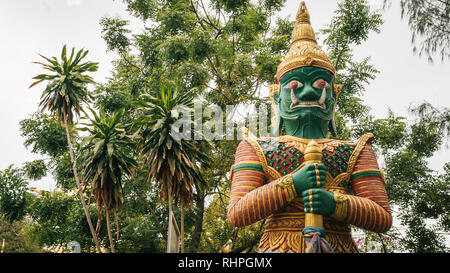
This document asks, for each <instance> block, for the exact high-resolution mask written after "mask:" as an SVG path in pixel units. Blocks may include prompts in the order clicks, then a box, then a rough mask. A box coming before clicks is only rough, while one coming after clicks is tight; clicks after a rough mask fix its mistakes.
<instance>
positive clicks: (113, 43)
mask: <svg viewBox="0 0 450 273" xmlns="http://www.w3.org/2000/svg"><path fill="white" fill-rule="evenodd" d="M100 25H101V26H102V34H103V36H102V38H103V39H104V40H105V41H106V44H107V45H108V50H110V51H114V50H119V51H124V50H126V49H127V48H128V47H129V46H130V44H131V43H130V39H129V38H128V37H127V36H126V35H127V34H128V33H130V31H129V30H127V29H125V28H124V27H125V26H126V25H128V21H126V20H121V19H120V18H107V17H102V18H101V19H100Z"/></svg>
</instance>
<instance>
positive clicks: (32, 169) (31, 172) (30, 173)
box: [22, 159, 47, 180]
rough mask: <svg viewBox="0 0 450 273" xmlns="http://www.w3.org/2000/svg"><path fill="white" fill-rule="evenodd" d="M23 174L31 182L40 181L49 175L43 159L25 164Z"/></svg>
mask: <svg viewBox="0 0 450 273" xmlns="http://www.w3.org/2000/svg"><path fill="white" fill-rule="evenodd" d="M22 169H23V172H24V173H25V175H26V177H28V178H29V179H31V180H40V179H41V178H42V177H44V176H46V175H47V165H46V164H45V161H44V160H42V159H38V160H34V161H30V162H25V164H24V166H23V168H22Z"/></svg>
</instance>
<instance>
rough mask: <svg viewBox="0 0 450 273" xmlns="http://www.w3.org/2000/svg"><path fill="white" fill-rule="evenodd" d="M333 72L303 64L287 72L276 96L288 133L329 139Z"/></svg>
mask: <svg viewBox="0 0 450 273" xmlns="http://www.w3.org/2000/svg"><path fill="white" fill-rule="evenodd" d="M333 78H334V76H333V74H332V73H331V72H329V71H328V70H325V69H322V68H318V67H311V66H307V67H301V68H296V69H293V70H291V71H289V72H287V73H286V74H284V75H283V76H282V77H281V79H280V92H279V94H275V95H274V100H275V102H276V103H277V105H278V110H279V114H280V118H281V119H282V121H283V123H284V125H285V130H286V133H287V134H289V135H293V136H297V137H302V138H325V137H326V136H327V133H328V127H329V126H330V122H331V121H332V119H333V110H334V104H335V102H336V99H335V98H334V97H333V88H332V86H333Z"/></svg>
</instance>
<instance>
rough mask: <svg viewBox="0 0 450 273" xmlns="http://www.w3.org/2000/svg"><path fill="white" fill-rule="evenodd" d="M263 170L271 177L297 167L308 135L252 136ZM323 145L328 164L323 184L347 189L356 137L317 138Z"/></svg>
mask: <svg viewBox="0 0 450 273" xmlns="http://www.w3.org/2000/svg"><path fill="white" fill-rule="evenodd" d="M249 142H250V143H251V144H252V146H253V147H254V148H255V150H256V152H257V154H258V157H259V158H260V162H261V164H262V167H263V170H264V172H265V173H266V175H268V177H269V178H270V180H274V179H277V178H280V177H282V176H285V175H287V174H289V173H292V172H295V171H297V170H298V169H299V168H300V166H301V164H302V163H303V161H304V159H303V156H304V152H305V148H306V145H307V144H308V142H309V140H308V139H302V138H297V137H292V136H280V137H277V138H261V139H256V138H255V139H251V140H249ZM316 142H317V143H318V144H319V146H320V148H321V149H322V156H323V157H322V163H323V164H324V165H325V166H326V167H327V179H326V182H325V188H327V189H329V190H337V191H340V192H346V191H347V186H348V183H349V179H350V173H351V171H352V169H353V165H354V162H355V161H356V157H357V153H356V152H355V148H356V146H357V144H358V142H359V141H357V142H350V141H340V140H334V139H319V140H316Z"/></svg>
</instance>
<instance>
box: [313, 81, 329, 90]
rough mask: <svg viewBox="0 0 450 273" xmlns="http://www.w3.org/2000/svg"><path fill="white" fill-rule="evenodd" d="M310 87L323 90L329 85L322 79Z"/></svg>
mask: <svg viewBox="0 0 450 273" xmlns="http://www.w3.org/2000/svg"><path fill="white" fill-rule="evenodd" d="M312 86H313V87H315V88H320V89H323V88H328V87H329V86H330V85H329V84H328V83H327V82H326V81H325V80H324V79H318V80H316V81H315V82H314V83H313V84H312Z"/></svg>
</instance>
